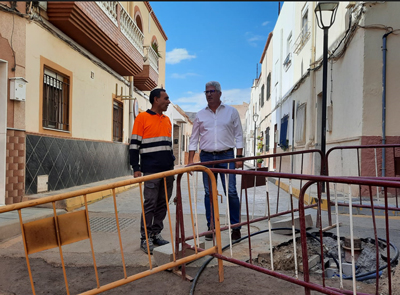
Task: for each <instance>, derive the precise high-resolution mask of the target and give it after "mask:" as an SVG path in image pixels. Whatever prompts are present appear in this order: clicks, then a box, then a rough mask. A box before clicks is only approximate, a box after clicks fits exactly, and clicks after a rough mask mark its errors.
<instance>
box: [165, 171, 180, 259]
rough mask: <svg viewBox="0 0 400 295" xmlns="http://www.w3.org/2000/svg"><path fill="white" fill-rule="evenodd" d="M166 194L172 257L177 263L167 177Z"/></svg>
mask: <svg viewBox="0 0 400 295" xmlns="http://www.w3.org/2000/svg"><path fill="white" fill-rule="evenodd" d="M164 194H165V203H166V204H167V212H168V222H169V233H170V235H171V247H172V257H173V259H174V261H176V256H175V251H174V235H173V232H172V221H171V211H170V210H169V199H168V190H167V178H166V177H164ZM182 226H183V225H182Z"/></svg>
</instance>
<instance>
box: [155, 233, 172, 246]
mask: <svg viewBox="0 0 400 295" xmlns="http://www.w3.org/2000/svg"><path fill="white" fill-rule="evenodd" d="M153 244H154V245H156V246H163V245H166V244H169V242H168V241H167V240H164V238H163V237H162V236H161V234H156V235H155V236H153Z"/></svg>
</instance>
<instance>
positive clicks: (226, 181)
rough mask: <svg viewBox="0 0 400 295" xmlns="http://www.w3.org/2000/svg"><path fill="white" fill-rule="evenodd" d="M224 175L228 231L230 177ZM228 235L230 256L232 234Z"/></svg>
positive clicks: (229, 222) (229, 226)
mask: <svg viewBox="0 0 400 295" xmlns="http://www.w3.org/2000/svg"><path fill="white" fill-rule="evenodd" d="M224 177H225V196H226V215H225V216H227V218H226V219H227V220H228V229H229V232H231V214H230V210H229V179H230V175H229V174H228V173H225V174H224ZM228 236H229V249H230V253H231V257H232V256H233V252H232V236H231V235H228Z"/></svg>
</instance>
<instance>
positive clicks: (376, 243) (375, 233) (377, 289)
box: [369, 186, 379, 294]
mask: <svg viewBox="0 0 400 295" xmlns="http://www.w3.org/2000/svg"><path fill="white" fill-rule="evenodd" d="M369 199H370V201H371V214H372V225H373V228H374V239H375V241H376V242H375V259H376V266H375V267H376V279H375V280H376V281H375V285H376V289H375V293H376V294H379V293H378V291H379V244H378V233H377V230H376V220H375V209H374V199H373V197H372V187H371V186H369Z"/></svg>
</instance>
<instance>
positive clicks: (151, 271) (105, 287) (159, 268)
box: [81, 247, 222, 295]
mask: <svg viewBox="0 0 400 295" xmlns="http://www.w3.org/2000/svg"><path fill="white" fill-rule="evenodd" d="M217 251H218V249H217V247H212V248H209V249H207V250H204V251H202V252H199V253H198V254H193V255H190V256H187V257H184V258H182V259H178V260H177V261H175V262H169V263H166V264H163V265H161V266H157V267H154V268H153V269H149V270H146V271H144V272H141V273H138V274H135V275H131V276H129V277H127V278H126V279H120V280H118V281H114V282H112V283H109V284H106V285H103V286H101V287H100V288H98V289H92V290H89V291H86V292H83V293H81V295H92V294H99V293H102V292H105V291H108V290H111V289H114V288H116V287H119V286H122V285H126V284H128V283H131V282H133V281H136V280H138V279H141V278H144V277H147V276H149V275H152V274H155V273H158V272H161V271H164V270H167V269H170V268H174V267H176V266H179V265H183V264H185V263H188V262H191V261H193V260H197V259H200V258H202V257H204V256H207V255H212V254H214V253H216V252H217ZM219 261H220V260H219ZM221 262H222V261H221Z"/></svg>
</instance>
